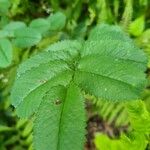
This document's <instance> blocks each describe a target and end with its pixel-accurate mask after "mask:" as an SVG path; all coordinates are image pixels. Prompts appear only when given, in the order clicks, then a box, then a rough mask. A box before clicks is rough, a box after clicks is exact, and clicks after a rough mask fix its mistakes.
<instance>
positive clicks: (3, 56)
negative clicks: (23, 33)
mask: <svg viewBox="0 0 150 150" xmlns="http://www.w3.org/2000/svg"><path fill="white" fill-rule="evenodd" d="M11 61H12V46H11V43H10V41H9V40H8V39H0V67H7V66H9V65H10V64H11Z"/></svg>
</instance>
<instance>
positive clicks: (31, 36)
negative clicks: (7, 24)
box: [13, 27, 42, 48]
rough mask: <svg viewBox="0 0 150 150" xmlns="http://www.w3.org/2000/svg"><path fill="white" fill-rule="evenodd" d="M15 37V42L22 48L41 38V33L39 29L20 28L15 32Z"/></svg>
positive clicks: (37, 41)
mask: <svg viewBox="0 0 150 150" xmlns="http://www.w3.org/2000/svg"><path fill="white" fill-rule="evenodd" d="M14 36H15V39H14V40H13V42H14V44H15V45H16V46H17V47H20V48H27V47H31V46H33V45H35V44H37V43H39V42H40V40H41V38H42V37H41V34H40V33H39V32H38V30H35V29H32V28H27V27H26V28H19V29H16V30H15V32H14Z"/></svg>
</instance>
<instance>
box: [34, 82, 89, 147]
mask: <svg viewBox="0 0 150 150" xmlns="http://www.w3.org/2000/svg"><path fill="white" fill-rule="evenodd" d="M85 123H86V119H85V111H84V99H83V96H82V95H81V93H80V89H79V88H78V87H77V86H76V85H75V84H73V83H71V85H70V86H69V88H68V89H67V90H66V89H65V88H64V87H62V86H58V87H53V88H52V90H50V91H49V92H48V93H47V94H46V95H45V96H44V98H43V102H42V103H41V105H40V109H39V110H38V113H37V119H36V121H35V125H34V135H35V137H34V145H35V148H36V149H42V150H47V149H51V150H66V149H73V150H82V148H83V146H84V139H85V137H84V135H85ZM41 141H43V142H41Z"/></svg>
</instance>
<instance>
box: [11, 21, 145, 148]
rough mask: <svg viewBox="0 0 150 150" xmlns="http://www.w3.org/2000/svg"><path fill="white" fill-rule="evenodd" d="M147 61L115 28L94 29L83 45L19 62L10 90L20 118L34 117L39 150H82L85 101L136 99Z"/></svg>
mask: <svg viewBox="0 0 150 150" xmlns="http://www.w3.org/2000/svg"><path fill="white" fill-rule="evenodd" d="M146 64H147V59H146V56H145V54H144V53H143V52H142V50H141V49H139V48H137V47H136V46H135V45H134V43H133V42H132V40H131V39H130V38H129V37H128V36H127V35H125V34H124V32H122V30H121V29H120V28H119V27H117V26H109V25H105V24H103V25H98V26H97V27H95V28H94V29H93V30H92V31H91V33H90V35H89V38H88V40H87V41H85V42H79V41H69V40H65V41H61V42H58V43H55V44H53V45H51V46H50V47H48V48H47V49H46V50H45V51H43V52H42V53H39V54H38V55H35V56H34V57H31V58H30V59H29V60H27V61H25V62H24V63H22V64H21V65H20V67H19V69H18V72H17V78H16V81H15V84H14V86H13V89H12V93H11V99H12V104H13V105H14V106H15V107H16V111H17V114H18V116H20V117H21V118H29V117H30V116H32V115H33V114H35V117H36V119H35V121H34V146H35V148H36V149H37V150H38V149H39V150H41V149H42V150H47V149H60V150H66V149H73V150H79V149H83V145H84V141H85V137H84V136H85V134H86V132H85V127H86V123H85V122H86V115H85V110H84V103H85V102H84V96H85V95H86V94H90V95H94V96H95V97H97V98H102V99H106V100H111V101H120V100H124V101H125V100H132V99H138V98H139V96H140V93H141V92H142V90H143V88H144V87H145V83H146V80H145V74H144V71H145V69H146Z"/></svg>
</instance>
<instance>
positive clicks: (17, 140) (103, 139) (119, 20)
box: [0, 0, 150, 150]
mask: <svg viewBox="0 0 150 150" xmlns="http://www.w3.org/2000/svg"><path fill="white" fill-rule="evenodd" d="M149 10H150V1H149V0H122V1H121V0H72V1H70V0H61V1H60V0H36V1H35V0H0V150H7V149H11V150H24V149H25V150H27V149H28V150H32V149H33V148H32V121H27V120H25V119H23V120H19V119H18V118H17V117H16V112H15V111H14V108H13V107H12V106H11V105H10V90H11V87H12V83H13V81H14V78H15V74H16V68H17V67H18V65H19V64H20V63H21V62H22V61H24V60H26V59H27V58H29V57H30V56H32V55H35V54H37V53H38V52H40V51H41V49H44V48H45V47H47V45H48V44H52V43H54V42H56V41H59V40H60V39H79V40H81V41H82V40H83V39H87V36H88V34H89V31H90V30H91V28H92V27H93V26H95V25H96V24H98V23H109V24H118V25H120V26H121V27H122V29H123V30H124V31H125V32H126V33H128V34H129V35H130V36H131V37H132V38H133V39H134V40H135V42H136V44H137V45H138V46H139V47H141V48H143V49H144V51H145V52H146V53H147V54H148V57H150V12H149ZM60 12H62V13H60ZM38 18H40V19H41V20H39V19H38ZM45 19H46V20H45ZM20 27H24V32H23V31H22V32H20V31H19V28H20ZM28 28H30V29H28ZM14 29H15V30H14ZM34 29H37V30H38V31H39V32H40V33H42V37H41V35H40V34H38V33H37V32H36V33H35V31H34ZM14 31H15V32H14ZM26 35H28V36H29V35H30V39H25V37H26ZM22 41H26V42H22ZM4 43H6V44H4ZM6 45H7V47H5V46H6ZM4 49H7V52H6V51H4ZM3 52H4V53H6V55H5V56H6V57H1V56H3V55H2V53H3ZM148 61H149V63H148V67H147V68H148V69H147V78H148V81H149V67H150V58H149V59H148ZM87 99H88V100H89V103H87V110H88V116H89V120H88V123H89V125H88V127H87V128H88V131H89V132H88V135H87V139H88V142H87V144H86V145H85V149H92V148H93V147H94V146H93V139H94V137H93V132H94V133H95V132H97V131H101V133H105V135H100V134H98V135H96V138H95V140H94V143H95V145H96V147H97V149H99V145H100V148H101V149H102V150H103V149H104V150H107V149H110V150H111V149H113V150H117V149H116V148H114V147H118V145H123V147H124V145H125V147H131V144H133V145H136V146H138V144H136V143H139V141H143V143H140V144H141V145H142V147H141V150H144V149H149V147H148V145H147V144H148V143H149V120H150V119H149V118H150V117H149V112H148V111H150V101H149V99H150V89H149V82H148V83H147V88H146V89H145V91H144V92H143V95H142V101H143V102H140V104H139V102H137V103H136V104H135V103H134V104H133V105H134V108H135V111H133V105H131V104H130V106H128V104H123V103H121V104H120V103H113V104H112V103H109V102H103V101H102V102H97V100H96V99H95V98H93V97H89V96H87ZM141 103H142V104H141ZM135 106H137V107H135ZM131 108H132V109H131ZM130 110H132V111H133V112H132V111H130ZM141 110H143V111H142V112H139V111H141ZM140 114H141V117H139V116H140ZM137 116H138V117H137ZM142 117H143V118H142ZM133 119H134V121H132V120H133ZM91 120H92V121H91ZM95 120H96V121H95ZM99 120H100V122H99ZM135 120H136V121H135ZM143 121H144V123H143ZM134 122H136V124H133V123H134ZM141 122H142V123H143V124H147V127H145V126H144V127H143V126H142V125H143V124H142V123H141ZM95 124H96V125H95ZM97 124H98V125H97ZM100 124H104V125H105V128H103V130H101V129H99V127H100ZM130 124H131V125H130ZM106 125H107V126H108V125H109V128H110V127H113V129H112V130H113V132H112V130H111V131H110V129H109V131H108V130H106ZM93 126H94V127H95V126H98V127H97V128H96V129H95V128H94V129H93ZM114 128H117V131H118V132H117V134H115V131H114ZM124 128H125V130H124ZM131 128H134V129H135V132H134V133H131V134H130V135H129V136H126V135H124V133H122V130H123V131H125V132H127V130H128V131H130V130H131ZM139 129H143V130H142V131H139ZM141 132H142V134H141ZM106 133H107V134H106ZM122 134H123V135H122ZM106 135H109V136H110V137H111V138H119V142H118V140H117V141H111V140H110V139H109V138H108V136H106ZM120 135H121V136H120ZM139 135H140V136H139ZM137 137H138V138H137ZM133 138H135V139H137V140H135V144H134V143H132V142H131V143H130V142H126V141H130V140H131V139H133ZM120 139H121V140H120ZM141 139H142V140H141ZM131 141H132V140H131ZM104 143H106V144H105V145H108V143H109V144H110V143H112V144H110V145H112V147H111V148H107V147H104V148H103V146H104V145H102V144H104ZM116 143H117V144H116ZM120 143H121V144H120ZM114 145H115V146H114ZM116 145H117V146H116ZM132 147H134V146H132ZM93 149H94V148H93ZM135 149H136V147H135Z"/></svg>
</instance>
